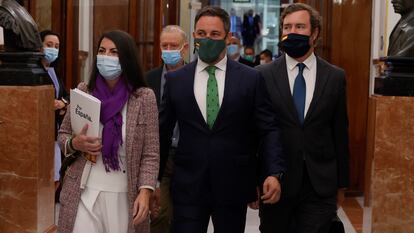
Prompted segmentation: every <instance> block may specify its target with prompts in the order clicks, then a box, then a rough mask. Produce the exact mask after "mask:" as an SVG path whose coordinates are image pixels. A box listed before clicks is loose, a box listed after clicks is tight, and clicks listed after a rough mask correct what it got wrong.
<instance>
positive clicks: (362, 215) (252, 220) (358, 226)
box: [208, 197, 371, 233]
mask: <svg viewBox="0 0 414 233" xmlns="http://www.w3.org/2000/svg"><path fill="white" fill-rule="evenodd" d="M362 201H363V198H362V197H357V198H355V197H349V198H345V201H344V203H343V205H342V207H341V208H339V210H338V216H339V218H340V219H341V221H342V222H343V223H344V227H345V233H370V232H371V229H370V226H369V225H370V224H369V223H370V222H371V221H370V209H368V208H364V207H363V204H362ZM213 232H214V229H213V226H212V224H211V222H210V225H209V228H208V233H213ZM245 233H260V231H259V217H258V211H257V210H252V209H248V211H247V221H246V230H245Z"/></svg>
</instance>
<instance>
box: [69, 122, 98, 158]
mask: <svg viewBox="0 0 414 233" xmlns="http://www.w3.org/2000/svg"><path fill="white" fill-rule="evenodd" d="M87 131H88V125H87V124H86V125H85V126H83V128H82V130H81V132H80V133H79V134H78V135H76V136H75V137H74V138H73V139H72V146H73V149H75V150H78V151H82V152H85V153H88V154H90V155H95V156H97V155H99V154H100V153H101V149H102V144H101V140H100V139H99V138H97V137H88V136H86V132H87Z"/></svg>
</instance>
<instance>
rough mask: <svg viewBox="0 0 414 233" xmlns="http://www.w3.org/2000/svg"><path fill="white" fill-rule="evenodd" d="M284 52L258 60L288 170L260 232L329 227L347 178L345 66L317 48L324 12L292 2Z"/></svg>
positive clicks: (263, 210) (323, 231)
mask: <svg viewBox="0 0 414 233" xmlns="http://www.w3.org/2000/svg"><path fill="white" fill-rule="evenodd" d="M280 23H281V25H280V27H281V30H282V39H281V42H280V47H281V49H282V50H283V51H284V53H285V54H283V55H282V56H280V57H279V58H277V59H276V60H275V61H273V62H272V63H270V64H266V65H262V66H259V67H257V69H259V70H260V72H261V73H262V75H263V76H264V78H265V80H266V85H267V88H268V91H269V93H270V96H271V99H272V102H273V106H274V108H275V110H276V113H277V114H278V117H279V120H280V127H281V130H282V141H283V142H284V143H283V149H284V152H285V153H286V158H287V164H288V166H287V172H286V173H285V174H284V177H283V178H282V190H283V192H282V195H281V199H280V201H279V202H278V203H276V204H274V205H261V206H260V231H261V232H262V233H274V232H278V233H292V232H294V233H298V232H306V233H327V232H329V229H330V225H331V221H332V219H333V218H334V217H335V216H336V209H337V195H338V194H340V195H341V194H343V189H344V188H346V187H347V186H348V185H349V158H348V156H349V155H348V153H349V149H348V117H347V105H346V87H345V72H344V71H343V70H342V69H340V68H338V67H336V66H333V65H331V64H329V63H328V62H326V61H325V60H323V59H321V58H319V57H317V56H316V55H315V54H314V48H315V46H316V41H317V38H318V36H319V32H320V29H321V23H320V16H319V13H318V12H317V11H316V10H314V9H313V8H312V7H310V6H308V5H306V4H302V3H295V4H291V5H289V6H288V7H286V8H285V10H284V11H283V13H282V15H281V20H280Z"/></svg>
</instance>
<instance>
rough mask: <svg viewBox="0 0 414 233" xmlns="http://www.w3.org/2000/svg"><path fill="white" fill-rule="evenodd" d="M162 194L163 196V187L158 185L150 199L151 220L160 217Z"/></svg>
mask: <svg viewBox="0 0 414 233" xmlns="http://www.w3.org/2000/svg"><path fill="white" fill-rule="evenodd" d="M160 196H161V189H160V188H159V187H158V188H156V189H155V191H154V192H153V193H152V195H151V199H150V211H151V216H150V217H151V220H152V219H156V218H158V216H159V214H160V205H161V203H160Z"/></svg>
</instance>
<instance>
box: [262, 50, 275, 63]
mask: <svg viewBox="0 0 414 233" xmlns="http://www.w3.org/2000/svg"><path fill="white" fill-rule="evenodd" d="M272 58H273V54H272V51H270V50H269V49H265V50H263V51H262V52H260V64H261V65H263V64H268V63H270V62H272Z"/></svg>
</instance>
